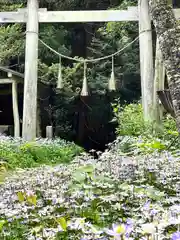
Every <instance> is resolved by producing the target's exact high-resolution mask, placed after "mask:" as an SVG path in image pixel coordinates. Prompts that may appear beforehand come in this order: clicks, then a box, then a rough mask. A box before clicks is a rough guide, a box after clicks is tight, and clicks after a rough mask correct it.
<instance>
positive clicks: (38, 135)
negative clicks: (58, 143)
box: [36, 100, 41, 137]
mask: <svg viewBox="0 0 180 240" xmlns="http://www.w3.org/2000/svg"><path fill="white" fill-rule="evenodd" d="M36 124H37V126H36V132H37V137H41V109H40V101H39V100H37V122H36Z"/></svg>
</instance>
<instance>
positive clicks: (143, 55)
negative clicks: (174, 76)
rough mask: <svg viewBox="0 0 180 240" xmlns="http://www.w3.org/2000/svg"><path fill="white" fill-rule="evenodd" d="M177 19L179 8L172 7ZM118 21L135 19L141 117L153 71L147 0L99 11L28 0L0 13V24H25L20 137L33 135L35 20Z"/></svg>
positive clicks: (147, 103) (150, 96) (150, 94)
mask: <svg viewBox="0 0 180 240" xmlns="http://www.w3.org/2000/svg"><path fill="white" fill-rule="evenodd" d="M174 13H175V16H176V18H177V19H179V18H180V9H174ZM114 21H116V22H118V21H139V32H140V37H139V43H140V64H141V88H142V104H143V110H144V116H145V118H148V117H149V114H150V112H151V111H152V109H151V108H152V105H153V89H154V70H153V65H154V64H153V49H152V32H151V17H150V14H149V8H148V0H141V1H139V6H138V7H129V8H128V9H127V10H103V11H101V10H100V11H97V10H96V11H47V10H46V9H45V8H39V7H38V0H28V6H27V9H26V8H25V9H19V10H18V11H17V12H0V23H26V52H25V80H24V109H23V138H24V139H25V140H28V141H31V140H34V139H35V138H36V120H37V79H38V68H37V67H38V33H39V23H55V22H56V23H57V22H114Z"/></svg>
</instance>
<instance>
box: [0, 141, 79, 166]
mask: <svg viewBox="0 0 180 240" xmlns="http://www.w3.org/2000/svg"><path fill="white" fill-rule="evenodd" d="M80 152H82V149H81V148H80V147H78V146H76V145H75V144H70V143H64V142H63V141H59V142H58V143H53V142H52V143H49V144H39V143H38V142H32V143H18V144H17V143H15V142H13V141H12V142H4V143H0V158H1V159H3V160H4V161H5V162H6V163H7V165H8V168H10V169H15V168H29V167H35V166H39V165H42V164H47V165H54V164H57V163H69V162H71V161H72V159H73V158H74V157H75V156H77V155H78V154H79V153H80Z"/></svg>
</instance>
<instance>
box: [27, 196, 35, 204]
mask: <svg viewBox="0 0 180 240" xmlns="http://www.w3.org/2000/svg"><path fill="white" fill-rule="evenodd" d="M27 201H28V202H29V203H30V204H32V205H34V206H36V204H37V196H36V195H31V196H28V197H27Z"/></svg>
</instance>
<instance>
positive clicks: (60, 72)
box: [57, 56, 63, 89]
mask: <svg viewBox="0 0 180 240" xmlns="http://www.w3.org/2000/svg"><path fill="white" fill-rule="evenodd" d="M57 88H59V89H62V88H63V80H62V63H61V56H60V57H59V70H58V80H57Z"/></svg>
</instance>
